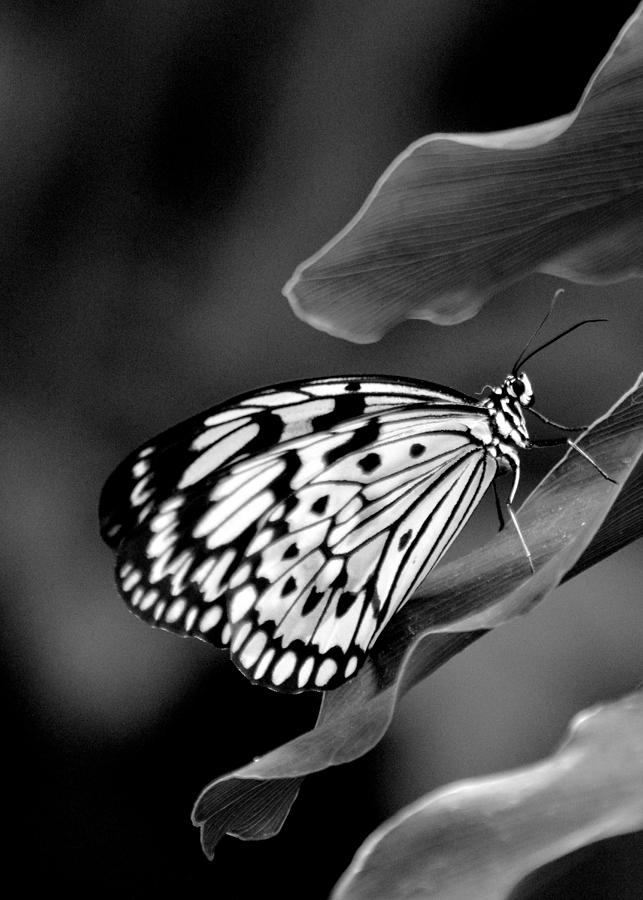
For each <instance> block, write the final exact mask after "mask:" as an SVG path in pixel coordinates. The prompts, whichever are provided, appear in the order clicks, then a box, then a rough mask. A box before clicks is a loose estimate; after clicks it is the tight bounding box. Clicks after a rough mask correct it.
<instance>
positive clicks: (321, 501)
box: [310, 494, 330, 516]
mask: <svg viewBox="0 0 643 900" xmlns="http://www.w3.org/2000/svg"><path fill="white" fill-rule="evenodd" d="M329 499H330V498H329V496H328V494H324V496H323V497H318V498H317V499H316V500H315V502H314V503H313V504H312V506H311V507H310V509H311V512H314V513H316V514H317V515H318V516H321V515H323V514H324V513H325V512H326V507H327V506H328V501H329Z"/></svg>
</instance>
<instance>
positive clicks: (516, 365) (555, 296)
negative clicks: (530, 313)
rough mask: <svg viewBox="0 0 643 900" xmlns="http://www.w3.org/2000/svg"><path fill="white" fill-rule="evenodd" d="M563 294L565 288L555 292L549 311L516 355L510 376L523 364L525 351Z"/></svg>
mask: <svg viewBox="0 0 643 900" xmlns="http://www.w3.org/2000/svg"><path fill="white" fill-rule="evenodd" d="M564 293H565V288H558V290H557V291H556V293H555V294H554V296H553V297H552V298H551V303H550V304H549V309H548V310H547V312H546V313H545V315H544V316H543V318H542V321H541V322H540V323H539V324H538V325H537V326H536V328H535V330H534V331H533V332H532V334H531V336H530V338H529V340H528V341H527V343H526V344H525V346H524V347H523V348H522V350H521V351H520V353H519V354H518V359H517V360H516V362H515V363H514V365H513V368H512V370H511V374H512V375H516V374H517V372H518V369H519V367H520V366H521V365H522V364H523V363H524V361H525V360H524V359H523V357H524V355H525V353H526V352H527V350H529V348H530V347H531V345H532V344H533V342H534V340H535V338H536V337H537V336H538V334H539V333H540V332H541V331H542V329H543V328H544V326H545V323H546V322H547V319H548V318H549V317H550V316H551V314H552V313H553V311H554V306H555V305H556V301H557V300H558V298H559V297H560V295H561V294H564ZM531 355H533V354H531ZM528 358H529V357H527V359H528Z"/></svg>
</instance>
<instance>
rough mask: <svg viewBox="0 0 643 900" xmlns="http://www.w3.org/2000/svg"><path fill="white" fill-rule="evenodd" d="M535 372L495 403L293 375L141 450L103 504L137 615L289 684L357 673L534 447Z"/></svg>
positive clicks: (324, 685) (259, 675)
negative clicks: (528, 417)
mask: <svg viewBox="0 0 643 900" xmlns="http://www.w3.org/2000/svg"><path fill="white" fill-rule="evenodd" d="M532 402H533V392H532V390H531V386H530V384H529V381H528V379H527V377H526V376H525V375H524V374H523V373H514V374H511V375H509V376H508V377H507V378H506V379H505V381H504V382H503V384H502V385H501V386H500V387H497V388H493V389H492V390H491V391H490V393H489V394H488V395H487V396H486V397H485V398H483V399H475V398H472V397H468V396H466V395H464V394H460V393H459V392H457V391H453V390H451V389H449V388H444V387H441V386H440V385H434V384H429V383H425V382H420V381H414V380H410V379H393V378H388V377H377V376H368V377H362V376H354V377H347V378H326V379H316V380H311V381H299V382H291V383H288V384H285V385H281V386H277V387H273V388H268V389H265V390H262V391H256V392H252V393H250V394H247V395H243V396H242V397H238V398H235V399H234V400H231V401H228V402H227V403H224V404H221V405H220V406H218V407H214V408H213V409H211V410H208V411H207V412H205V413H203V414H201V415H199V416H195V417H193V418H192V419H190V420H188V421H187V422H185V423H182V424H181V425H178V426H175V427H174V428H172V429H170V430H169V431H167V432H165V433H164V434H162V435H160V436H159V437H158V438H156V439H155V440H153V441H151V442H148V443H147V444H145V445H143V446H142V447H141V448H140V449H139V450H137V451H135V452H134V453H133V454H131V455H130V456H129V457H128V458H127V459H126V460H125V461H124V462H123V463H122V464H121V465H120V466H119V467H118V468H117V469H116V471H115V472H114V473H113V474H112V476H111V477H110V478H109V479H108V481H107V483H106V485H105V487H104V489H103V494H102V497H101V504H100V515H101V528H102V534H103V537H104V539H105V540H106V542H107V543H108V544H109V545H110V546H111V547H112V548H113V549H114V550H115V551H116V555H117V567H116V577H117V582H118V585H119V589H120V592H121V594H122V596H123V598H124V599H125V601H126V603H127V605H128V606H129V607H130V609H131V610H132V611H133V612H135V613H136V614H137V615H138V616H140V617H141V618H143V619H145V620H147V621H149V622H151V623H152V624H154V625H157V626H159V627H161V628H166V629H168V630H170V631H173V632H175V633H178V634H181V635H191V636H195V637H199V638H201V639H203V640H207V641H209V642H211V643H213V644H215V645H216V646H219V647H225V648H228V649H229V652H230V654H231V656H232V658H233V660H234V662H235V663H236V665H237V666H238V667H239V668H240V669H241V670H242V671H243V672H244V673H245V674H246V675H247V677H249V678H250V679H251V680H252V681H254V682H257V683H260V684H264V685H266V686H268V687H270V688H273V689H278V690H287V691H299V690H307V689H317V690H323V689H328V688H332V687H336V686H337V685H338V684H341V683H342V682H343V681H345V680H346V679H347V678H350V677H351V676H352V675H354V674H355V672H357V671H358V670H359V668H360V666H361V665H362V663H363V661H364V659H365V657H366V654H367V652H368V650H369V649H370V648H371V647H372V646H373V644H374V643H375V641H376V640H377V638H378V636H379V635H380V633H381V631H382V629H383V628H384V627H385V625H386V624H387V622H388V621H390V618H391V616H392V615H393V614H394V613H395V612H396V611H397V610H398V609H399V608H400V607H401V606H402V605H403V603H404V602H405V601H406V600H407V599H408V598H409V597H410V596H411V594H412V593H413V591H414V590H415V588H416V587H417V586H418V585H419V584H420V582H421V581H422V580H423V579H424V578H425V577H426V575H427V574H428V572H429V571H430V570H431V569H432V568H433V566H434V565H435V564H436V563H437V562H438V560H439V559H440V557H441V556H442V555H443V554H444V552H445V551H446V550H447V549H448V547H449V546H450V545H451V543H452V542H453V540H454V539H455V538H456V536H457V535H458V534H459V532H460V530H461V529H462V527H463V526H464V525H465V523H466V521H467V520H468V518H469V516H470V515H471V513H472V512H473V510H474V509H475V508H476V507H477V505H478V503H479V502H480V500H481V498H482V496H483V495H484V493H485V492H486V491H487V489H488V488H489V486H490V485H491V484H492V482H493V480H494V478H495V477H496V475H498V474H499V473H501V472H503V471H506V470H510V471H512V472H513V473H514V483H513V487H512V490H511V494H510V501H511V500H512V499H513V497H514V495H515V491H516V487H517V484H518V478H519V472H520V459H519V453H520V451H521V450H524V449H528V448H529V447H530V439H529V435H528V431H527V427H526V423H525V418H524V410H525V409H527V408H529V407H530V406H531V404H532Z"/></svg>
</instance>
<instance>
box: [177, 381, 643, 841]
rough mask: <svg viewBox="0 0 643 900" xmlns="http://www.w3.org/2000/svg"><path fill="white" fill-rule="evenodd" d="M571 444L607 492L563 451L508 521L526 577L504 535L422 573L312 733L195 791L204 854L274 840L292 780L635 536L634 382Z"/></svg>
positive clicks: (640, 503)
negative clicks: (532, 570)
mask: <svg viewBox="0 0 643 900" xmlns="http://www.w3.org/2000/svg"><path fill="white" fill-rule="evenodd" d="M579 443H580V444H581V446H582V447H583V449H584V450H585V451H586V452H589V453H590V454H591V455H592V456H593V457H594V458H595V459H596V461H597V462H598V463H599V465H601V466H602V467H603V468H604V469H606V470H607V471H608V472H609V473H610V475H611V476H612V477H614V478H615V479H616V480H617V481H618V484H617V485H614V484H612V483H611V482H609V481H607V480H606V479H605V478H603V477H602V476H601V475H600V474H599V473H598V472H597V471H596V469H595V468H593V467H592V465H591V464H590V463H589V462H587V460H586V459H584V458H583V457H582V456H581V455H580V454H578V453H577V452H575V451H570V452H569V453H568V454H567V455H566V456H565V458H564V459H563V460H561V462H560V463H558V465H556V466H555V467H554V468H553V469H552V471H551V472H550V473H549V474H548V475H547V476H546V478H545V479H544V480H543V481H542V482H541V484H540V485H539V486H538V487H537V488H536V490H535V491H534V492H533V493H532V494H531V495H530V496H529V497H528V498H527V500H526V501H525V503H524V504H523V506H522V507H521V509H520V510H519V513H518V515H519V519H520V522H521V527H522V529H523V532H524V534H525V537H526V539H527V542H528V544H529V546H530V549H531V551H532V553H533V556H534V559H535V560H536V561H537V566H538V568H537V572H536V574H535V575H533V576H532V577H529V570H528V567H527V564H526V561H525V558H524V555H523V554H522V551H521V549H520V545H519V543H518V539H517V537H516V536H515V535H512V534H510V533H508V532H509V529H507V531H506V532H503V533H502V534H501V535H499V536H498V537H496V538H495V539H494V540H493V541H491V542H490V543H489V544H488V545H486V546H485V547H483V548H481V549H479V550H477V551H475V552H474V553H471V554H469V555H468V556H465V557H463V558H462V559H459V560H456V561H455V562H453V563H451V564H449V565H446V566H444V567H442V568H441V569H438V570H437V571H436V572H434V573H432V574H431V576H430V578H429V579H427V581H426V582H425V583H424V585H422V587H421V588H420V590H419V592H418V594H417V595H416V596H415V597H414V598H413V599H412V600H410V601H409V602H408V603H407V604H406V605H405V606H404V607H403V608H402V609H401V610H400V611H399V613H397V614H396V616H394V618H393V619H392V621H391V622H390V624H389V626H388V627H387V628H386V630H385V631H384V632H383V633H382V636H381V637H380V639H379V641H378V642H377V644H376V646H375V648H374V650H373V652H372V655H371V657H370V658H369V659H368V660H367V662H366V664H365V665H364V667H363V668H362V670H361V671H360V672H359V673H358V675H357V676H356V677H355V678H353V679H352V680H351V681H349V682H347V683H346V684H344V685H342V686H341V687H340V688H338V689H337V690H335V691H332V692H328V693H327V694H325V695H324V699H323V702H322V707H321V710H320V715H319V719H318V722H317V724H316V726H315V728H314V729H313V730H311V731H309V732H307V733H306V734H303V735H301V736H300V737H298V738H295V739H294V740H292V741H289V742H288V743H287V744H284V745H283V746H281V747H279V748H277V749H275V750H273V751H272V752H270V753H268V754H266V755H265V756H263V757H260V758H259V759H257V760H254V761H253V762H252V763H250V764H249V765H247V766H243V767H242V768H240V769H237V770H236V771H234V772H231V773H230V774H228V775H224V776H223V777H222V778H219V779H217V780H216V781H214V782H212V784H210V785H208V787H206V788H205V789H204V791H203V792H202V794H201V796H200V797H199V799H198V800H197V803H196V806H195V809H194V813H193V820H194V823H195V824H196V825H198V826H200V827H201V828H202V843H203V847H204V850H205V852H206V854H207V855H208V856H212V854H213V852H214V848H215V845H216V842H217V840H218V839H219V837H220V836H221V835H223V834H224V833H229V834H236V835H237V836H242V837H244V838H246V839H248V838H264V837H269V836H271V835H272V834H275V833H276V832H277V831H278V830H279V828H280V827H281V825H282V824H283V821H284V819H285V817H286V815H287V813H288V810H289V808H290V806H291V805H292V803H293V801H294V799H295V796H296V792H297V788H298V785H299V780H300V779H301V777H302V776H304V775H306V774H308V773H310V772H314V771H319V770H321V769H324V768H327V767H328V766H332V765H338V764H340V763H344V762H348V761H350V760H352V759H356V758H357V757H359V756H362V755H363V754H364V753H366V752H367V751H368V750H370V749H371V748H372V747H373V746H374V745H375V744H376V743H377V742H378V741H379V740H380V739H381V738H382V736H383V734H384V733H385V731H386V729H387V728H388V726H389V724H390V721H391V718H392V716H393V713H394V710H395V706H396V704H397V701H398V699H399V698H400V697H401V696H402V695H403V694H404V693H405V692H406V691H407V690H409V689H410V688H411V687H413V685H414V684H417V683H418V682H419V681H420V680H422V679H423V678H425V677H426V676H427V675H428V674H429V673H430V672H432V671H433V670H435V669H436V668H438V667H439V666H440V665H442V664H443V663H444V662H446V661H447V660H448V659H450V658H451V657H452V656H453V655H455V654H456V653H458V652H460V651H461V650H463V649H464V648H465V647H467V646H468V645H469V644H470V643H471V642H472V641H474V640H476V639H477V638H478V637H480V636H481V635H482V634H484V633H485V630H488V629H489V628H491V627H495V626H496V625H498V624H500V623H501V622H503V621H506V620H507V619H509V618H511V617H512V616H514V615H517V614H519V613H523V612H525V611H526V610H528V609H529V608H530V607H531V606H533V605H534V604H535V603H537V602H539V600H541V599H542V598H543V597H544V596H545V595H546V594H547V593H548V592H549V591H551V590H553V588H555V587H556V586H557V585H558V584H560V582H561V581H563V580H564V579H565V578H567V577H570V575H571V574H576V573H577V572H580V571H583V570H584V569H586V568H587V567H588V566H590V565H593V563H595V562H597V561H598V560H600V559H602V558H603V557H604V556H606V555H607V554H608V553H613V552H615V551H616V550H617V549H618V548H620V547H622V546H624V545H625V544H627V543H629V542H630V541H632V540H634V539H635V538H637V537H639V536H640V535H641V534H643V462H642V460H641V457H642V456H643V376H641V377H640V378H639V379H638V381H637V383H636V384H635V385H634V386H633V387H632V389H631V390H630V391H628V392H627V393H626V394H625V395H624V396H623V397H622V398H621V400H619V401H618V403H617V404H616V405H615V406H614V407H613V408H612V409H611V410H610V411H609V412H608V413H606V415H605V416H603V417H602V418H601V419H599V420H598V421H597V422H596V423H594V425H593V426H592V427H591V428H590V429H589V430H588V431H587V432H586V433H585V435H584V436H583V438H582V440H581V441H580V442H579ZM270 782H275V783H276V785H275V786H273V787H268V786H267V783H268V784H270Z"/></svg>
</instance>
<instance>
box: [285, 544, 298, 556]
mask: <svg viewBox="0 0 643 900" xmlns="http://www.w3.org/2000/svg"><path fill="white" fill-rule="evenodd" d="M298 553H299V547H298V546H297V544H296V543H294V544H291V545H290V546H289V547H286V549H285V550H284V553H283V556H282V559H294V558H295V557H296V556H297V554H298Z"/></svg>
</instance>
